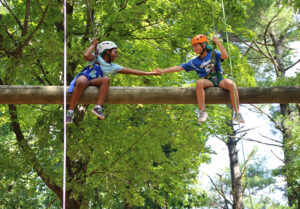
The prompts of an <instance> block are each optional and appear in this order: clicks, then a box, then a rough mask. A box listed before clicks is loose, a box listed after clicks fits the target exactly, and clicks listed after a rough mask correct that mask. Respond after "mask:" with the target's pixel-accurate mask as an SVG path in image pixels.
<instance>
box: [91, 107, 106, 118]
mask: <svg viewBox="0 0 300 209" xmlns="http://www.w3.org/2000/svg"><path fill="white" fill-rule="evenodd" d="M91 112H92V113H93V114H94V115H96V116H97V117H98V118H100V119H102V120H104V119H105V117H104V115H103V108H102V107H101V106H100V105H96V106H95V107H94V108H93V109H92V110H91Z"/></svg>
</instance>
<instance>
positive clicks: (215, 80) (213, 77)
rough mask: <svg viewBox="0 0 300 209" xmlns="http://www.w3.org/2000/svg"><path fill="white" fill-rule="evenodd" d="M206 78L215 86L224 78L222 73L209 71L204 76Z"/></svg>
mask: <svg viewBox="0 0 300 209" xmlns="http://www.w3.org/2000/svg"><path fill="white" fill-rule="evenodd" d="M205 78H206V79H207V80H210V81H211V82H212V83H213V84H214V86H215V87H218V86H219V83H220V82H221V81H222V80H224V77H223V74H222V73H219V72H215V73H210V74H208V76H206V77H205Z"/></svg>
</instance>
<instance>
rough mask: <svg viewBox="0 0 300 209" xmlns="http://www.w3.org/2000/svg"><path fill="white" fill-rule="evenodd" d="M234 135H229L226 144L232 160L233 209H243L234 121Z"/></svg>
mask: <svg viewBox="0 0 300 209" xmlns="http://www.w3.org/2000/svg"><path fill="white" fill-rule="evenodd" d="M229 125H230V127H231V129H232V134H228V142H227V143H226V145H227V148H228V153H229V160H230V172H231V185H232V197H233V208H234V209H242V208H244V206H243V189H242V181H241V179H242V178H241V171H240V165H239V159H238V150H237V140H236V138H235V137H236V131H235V130H234V129H233V124H232V121H231V122H230V124H229Z"/></svg>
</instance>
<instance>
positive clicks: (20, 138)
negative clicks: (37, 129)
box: [8, 104, 62, 195]
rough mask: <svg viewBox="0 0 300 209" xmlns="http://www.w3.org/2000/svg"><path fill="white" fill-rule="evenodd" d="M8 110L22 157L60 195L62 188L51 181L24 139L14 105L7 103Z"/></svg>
mask: <svg viewBox="0 0 300 209" xmlns="http://www.w3.org/2000/svg"><path fill="white" fill-rule="evenodd" d="M8 110H9V114H10V119H11V123H12V127H13V131H14V133H15V135H16V139H17V143H18V146H19V147H20V148H21V149H20V150H22V152H23V154H24V158H25V159H26V160H27V162H28V163H30V164H31V165H32V167H33V169H34V171H35V172H37V174H38V176H39V177H41V179H42V180H43V181H44V182H45V184H46V185H47V186H48V187H49V188H50V189H51V190H52V191H53V192H54V193H55V194H56V195H62V189H61V188H60V187H59V186H58V185H56V184H54V183H53V181H52V180H51V178H50V176H48V174H47V173H46V172H45V170H44V169H43V168H42V166H41V164H40V162H39V160H38V159H37V158H36V156H35V154H34V152H33V151H32V149H31V148H30V146H29V145H28V143H27V141H26V140H25V137H24V135H23V132H22V130H21V127H20V123H19V119H18V114H17V107H16V105H11V104H10V105H8Z"/></svg>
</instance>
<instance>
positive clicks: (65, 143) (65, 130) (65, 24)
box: [63, 0, 67, 209]
mask: <svg viewBox="0 0 300 209" xmlns="http://www.w3.org/2000/svg"><path fill="white" fill-rule="evenodd" d="M66 118H67V0H64V165H63V166H64V171H63V209H65V208H66V166H67V124H66Z"/></svg>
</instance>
